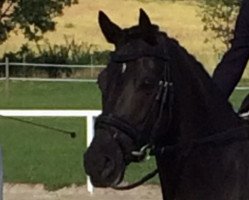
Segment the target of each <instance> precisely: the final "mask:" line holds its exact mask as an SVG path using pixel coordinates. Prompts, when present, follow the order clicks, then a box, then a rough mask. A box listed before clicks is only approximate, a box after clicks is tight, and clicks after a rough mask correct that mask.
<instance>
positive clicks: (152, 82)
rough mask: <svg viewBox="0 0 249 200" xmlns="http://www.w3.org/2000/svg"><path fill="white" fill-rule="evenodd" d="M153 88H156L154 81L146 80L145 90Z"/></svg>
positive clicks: (144, 82) (144, 83) (143, 84)
mask: <svg viewBox="0 0 249 200" xmlns="http://www.w3.org/2000/svg"><path fill="white" fill-rule="evenodd" d="M153 86H154V81H153V80H151V79H149V78H146V79H144V80H143V82H142V87H143V88H153Z"/></svg>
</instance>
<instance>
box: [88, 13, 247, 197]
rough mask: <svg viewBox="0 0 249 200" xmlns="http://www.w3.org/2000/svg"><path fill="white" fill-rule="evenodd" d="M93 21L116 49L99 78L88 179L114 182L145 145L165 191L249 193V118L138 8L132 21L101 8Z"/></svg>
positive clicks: (107, 184)
mask: <svg viewBox="0 0 249 200" xmlns="http://www.w3.org/2000/svg"><path fill="white" fill-rule="evenodd" d="M99 24H100V27H101V30H102V32H103V34H104V36H105V37H106V39H107V41H108V42H110V43H112V44H114V45H115V51H114V52H113V53H111V55H110V63H109V64H108V66H107V68H106V69H105V70H103V71H102V73H101V74H100V75H99V78H98V84H99V87H100V90H101V92H102V103H103V113H102V114H101V115H100V116H99V117H98V118H97V119H96V123H95V137H94V139H93V141H92V143H91V146H90V147H89V148H88V150H87V152H86V153H85V157H84V165H85V170H86V173H87V174H88V175H90V178H91V180H92V183H93V184H94V185H95V186H98V187H112V186H116V185H117V184H118V183H120V181H121V180H122V179H123V175H124V171H125V168H126V166H127V165H128V164H129V163H130V162H133V161H135V162H136V161H139V160H141V159H142V158H143V153H142V152H143V151H140V149H141V148H142V149H145V148H150V150H151V152H152V153H153V154H154V155H155V157H156V161H157V166H158V171H159V177H160V181H161V187H162V192H163V199H165V200H248V199H249V142H248V126H247V125H246V124H245V122H244V121H243V120H242V119H240V118H239V117H238V115H237V114H236V113H235V112H234V111H233V109H232V106H231V105H230V104H229V103H228V102H227V101H226V99H224V98H223V97H222V95H221V94H220V93H219V91H218V89H217V88H216V86H215V85H214V84H213V82H212V79H211V78H210V77H209V75H208V73H206V71H205V70H204V68H203V66H202V65H201V64H200V63H199V62H197V61H196V59H195V58H194V57H193V56H192V55H190V54H189V53H188V52H187V51H186V50H185V49H184V48H183V47H181V46H180V45H179V44H178V42H177V41H176V40H174V39H172V38H169V37H168V36H167V35H166V34H165V33H163V32H160V31H159V29H158V26H156V25H154V24H151V21H150V19H149V17H148V16H147V14H146V13H145V12H144V11H143V10H140V17H139V24H138V25H137V26H133V27H131V28H127V29H121V28H119V27H118V26H117V25H116V24H114V23H113V22H111V21H110V20H109V18H108V17H107V16H106V15H105V14H104V13H103V12H100V13H99ZM193 42H194V41H193ZM140 154H141V155H140Z"/></svg>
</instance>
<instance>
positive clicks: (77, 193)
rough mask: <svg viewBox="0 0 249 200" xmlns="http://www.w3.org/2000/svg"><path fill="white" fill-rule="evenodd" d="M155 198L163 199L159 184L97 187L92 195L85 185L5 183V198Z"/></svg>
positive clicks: (105, 199)
mask: <svg viewBox="0 0 249 200" xmlns="http://www.w3.org/2000/svg"><path fill="white" fill-rule="evenodd" d="M82 199H83V200H117V199H118V200H128V199H132V200H155V199H162V196H161V191H160V188H159V186H155V185H146V186H141V187H139V188H136V189H133V190H130V191H126V192H122V191H114V190H110V189H96V190H95V191H94V193H93V194H92V195H91V194H90V193H89V192H87V189H86V187H85V186H82V187H70V188H62V189H60V190H57V191H55V192H49V191H46V190H44V188H43V186H42V185H25V184H15V185H11V184H5V185H4V200H82Z"/></svg>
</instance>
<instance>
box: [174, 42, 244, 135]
mask: <svg viewBox="0 0 249 200" xmlns="http://www.w3.org/2000/svg"><path fill="white" fill-rule="evenodd" d="M178 48H179V49H180V54H179V53H178V54H175V55H178V56H180V57H179V58H177V57H175V59H174V62H175V64H173V65H174V66H172V68H174V69H173V82H174V87H175V88H174V89H175V109H176V112H175V113H177V116H175V118H176V119H177V120H176V121H177V122H176V124H178V126H179V124H180V126H179V131H180V132H181V134H180V135H181V137H183V139H189V138H190V137H193V138H198V137H203V136H207V135H210V134H213V133H217V132H223V131H226V130H228V129H232V128H235V127H238V126H239V125H240V124H241V122H240V120H239V118H238V116H237V115H236V114H235V112H234V111H233V108H232V106H231V105H230V104H229V102H228V101H227V100H226V99H224V98H223V97H222V96H221V94H220V93H219V91H218V89H217V88H216V86H215V85H214V84H213V81H212V80H211V78H210V76H209V75H208V74H207V73H206V71H205V70H204V69H203V67H202V65H201V64H200V63H198V62H197V61H196V60H195V59H194V57H192V56H191V55H189V54H188V53H187V52H186V51H185V49H183V48H182V47H178ZM183 133H186V134H183Z"/></svg>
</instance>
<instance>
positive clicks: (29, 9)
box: [0, 0, 77, 44]
mask: <svg viewBox="0 0 249 200" xmlns="http://www.w3.org/2000/svg"><path fill="white" fill-rule="evenodd" d="M75 3H77V0H0V44H2V43H3V42H4V41H5V40H7V38H8V36H9V34H10V32H12V31H16V30H18V29H20V30H21V31H22V33H23V34H24V36H25V37H26V38H28V39H29V40H33V41H38V40H39V39H41V38H42V35H43V34H44V33H45V32H47V31H53V30H54V29H55V24H56V23H55V21H54V18H55V17H57V16H60V15H62V14H63V8H64V7H66V6H71V5H72V4H75Z"/></svg>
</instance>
